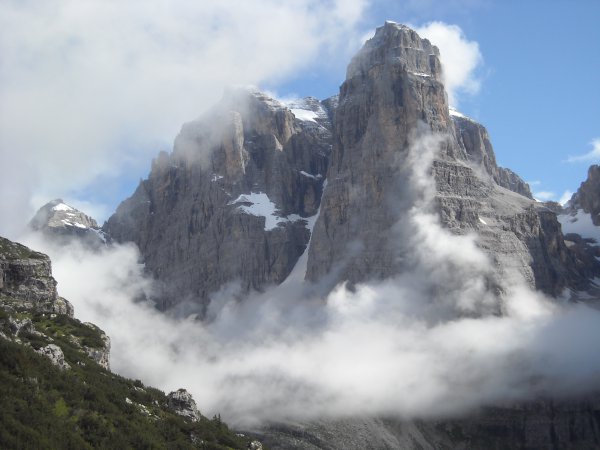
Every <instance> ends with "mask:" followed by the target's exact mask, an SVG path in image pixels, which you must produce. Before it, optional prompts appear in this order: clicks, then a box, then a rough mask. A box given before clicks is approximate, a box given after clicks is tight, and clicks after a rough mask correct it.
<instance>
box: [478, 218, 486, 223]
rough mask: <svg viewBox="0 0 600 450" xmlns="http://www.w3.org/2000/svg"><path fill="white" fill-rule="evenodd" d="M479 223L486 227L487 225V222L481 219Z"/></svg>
mask: <svg viewBox="0 0 600 450" xmlns="http://www.w3.org/2000/svg"><path fill="white" fill-rule="evenodd" d="M479 221H480V222H481V223H482V224H484V225H487V222H486V221H485V220H483V219H482V218H481V217H480V218H479Z"/></svg>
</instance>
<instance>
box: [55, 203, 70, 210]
mask: <svg viewBox="0 0 600 450" xmlns="http://www.w3.org/2000/svg"><path fill="white" fill-rule="evenodd" d="M52 211H73V208H71V207H70V206H69V205H65V204H64V203H59V204H58V205H54V207H52Z"/></svg>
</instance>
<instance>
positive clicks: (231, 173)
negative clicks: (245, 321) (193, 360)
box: [104, 89, 331, 308]
mask: <svg viewBox="0 0 600 450" xmlns="http://www.w3.org/2000/svg"><path fill="white" fill-rule="evenodd" d="M330 130H331V123H330V120H329V112H328V111H327V110H326V107H325V106H324V105H323V104H321V103H320V102H318V101H315V100H314V99H313V100H310V99H308V100H306V101H304V102H299V103H297V104H294V105H290V107H286V106H285V105H283V104H281V103H280V102H278V101H277V100H274V99H272V98H269V97H268V96H266V95H264V94H262V93H260V92H256V91H252V90H247V89H236V90H231V91H229V92H226V94H225V96H224V98H223V99H222V101H221V102H220V103H219V104H218V105H217V106H216V107H215V108H213V109H212V110H211V111H209V112H208V113H207V114H206V115H205V116H204V117H202V118H201V119H199V120H197V121H194V122H191V123H188V124H186V125H184V126H183V128H182V130H181V133H180V134H179V136H178V137H177V139H176V140H175V146H174V150H173V153H172V154H170V155H168V154H166V153H164V152H163V153H161V154H160V155H159V157H158V158H157V159H156V160H155V161H154V162H153V165H152V170H151V173H150V175H149V177H148V179H147V180H144V181H142V182H141V183H140V185H139V186H138V188H137V190H136V191H135V193H134V194H133V196H132V197H130V198H129V199H127V200H125V201H124V202H123V203H122V204H121V205H120V206H119V208H118V209H117V211H116V213H115V214H114V215H113V216H112V217H111V218H110V219H109V220H108V221H107V223H106V224H105V225H104V231H106V232H107V233H108V234H109V235H111V237H112V238H114V239H116V240H117V241H133V242H135V243H136V244H137V245H138V247H139V248H140V250H141V252H142V255H143V256H144V261H145V263H146V268H147V269H148V270H149V271H150V273H151V274H152V275H153V276H154V277H155V278H156V279H157V280H159V281H161V282H162V285H163V292H162V294H161V299H160V300H161V301H162V306H163V307H164V308H168V307H170V306H173V305H175V304H177V303H180V302H183V301H186V300H191V301H192V302H193V303H195V304H196V305H200V306H202V305H205V304H206V302H207V299H208V296H209V295H210V294H211V293H212V292H215V291H217V290H218V289H220V288H221V287H222V286H224V285H225V284H226V283H229V282H240V283H241V287H242V290H243V291H246V290H249V289H261V288H262V287H263V286H265V285H267V284H270V283H280V282H281V281H283V280H284V279H285V277H286V276H287V275H288V274H289V273H290V271H291V270H292V268H293V267H294V264H295V263H296V261H297V260H298V258H299V256H300V255H301V254H302V253H303V252H304V250H305V248H306V245H307V244H308V240H309V237H310V231H309V229H308V228H307V224H308V221H307V219H308V218H309V217H311V216H314V215H315V214H316V212H317V210H318V208H319V205H320V198H321V192H322V188H323V181H324V176H325V173H326V171H327V167H328V161H329V153H330V148H331V131H330Z"/></svg>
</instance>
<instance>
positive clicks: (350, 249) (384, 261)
mask: <svg viewBox="0 0 600 450" xmlns="http://www.w3.org/2000/svg"><path fill="white" fill-rule="evenodd" d="M426 134H436V135H438V136H443V137H444V138H443V140H442V141H441V143H440V144H439V151H438V153H437V154H436V156H435V158H434V161H433V164H432V166H431V167H430V172H431V175H432V177H433V178H434V179H435V190H436V192H435V201H436V205H437V208H438V211H439V214H440V217H441V221H442V224H443V226H445V227H446V228H448V229H450V230H451V231H452V232H454V233H456V234H459V235H460V234H465V233H470V232H475V233H477V235H478V236H479V238H478V243H479V245H480V247H481V248H483V249H484V250H485V251H486V252H487V253H488V255H489V256H490V258H491V260H492V262H493V265H494V267H496V272H497V274H496V275H497V276H496V278H497V282H499V281H498V280H502V279H503V278H504V277H505V276H506V274H507V272H510V271H512V270H517V271H518V272H520V273H521V274H522V276H523V277H524V278H525V279H526V280H527V281H528V282H529V283H530V285H531V286H532V287H536V288H538V289H541V290H543V291H544V292H546V293H549V294H552V295H558V294H559V293H560V292H561V291H562V290H563V288H564V287H566V286H572V285H583V284H585V283H586V281H585V277H584V276H582V275H581V274H579V273H578V272H577V271H576V270H574V269H573V268H574V267H575V266H574V264H573V263H574V258H575V257H574V255H573V254H572V253H571V252H570V251H569V249H568V248H567V247H566V245H565V244H564V241H563V236H562V234H561V231H560V226H559V224H558V222H557V220H556V216H555V215H553V213H551V212H549V211H548V210H547V209H546V208H545V207H543V206H542V205H540V204H537V203H536V202H534V201H533V200H532V199H531V193H530V191H529V188H528V186H527V184H526V183H524V182H523V181H522V180H521V179H520V178H519V177H518V176H517V175H515V174H514V173H513V172H511V171H509V170H506V169H502V168H500V167H498V166H497V164H496V160H495V156H494V152H493V149H492V146H491V144H490V141H489V137H488V135H487V132H486V131H485V128H483V127H482V126H481V125H479V124H477V123H475V122H474V121H472V120H470V119H468V118H466V117H464V116H462V115H461V114H459V113H457V112H455V111H450V110H449V108H448V104H447V99H446V95H445V92H444V86H443V84H442V81H441V66H440V62H439V58H438V50H437V48H436V47H434V46H432V45H431V44H430V43H429V41H427V40H426V39H421V38H420V37H419V36H418V35H417V34H416V33H415V32H414V31H413V30H411V29H409V28H407V27H405V26H403V25H398V24H394V23H386V24H385V25H384V26H383V27H381V28H378V29H377V32H376V34H375V36H374V37H373V38H372V39H371V40H369V41H368V42H367V43H366V44H365V46H364V47H363V49H362V50H361V51H360V52H359V53H358V54H357V55H356V56H355V57H354V59H353V60H352V62H351V63H350V65H349V67H348V72H347V78H346V81H345V82H344V84H343V85H342V87H341V89H340V96H339V106H338V108H337V109H336V112H335V121H334V142H333V151H332V157H331V166H330V168H329V172H328V179H327V181H328V184H327V188H326V189H325V192H324V195H323V200H322V207H321V211H320V215H319V219H318V220H317V222H316V225H315V229H314V233H313V238H312V240H311V246H310V249H309V260H308V269H307V274H306V277H307V279H309V280H312V281H316V280H319V279H321V278H322V277H323V275H324V274H329V276H330V277H333V279H334V280H336V281H342V280H347V281H350V282H351V283H354V282H361V281H365V280H369V279H378V278H385V277H389V276H393V275H395V274H398V273H400V272H402V271H403V270H404V269H405V268H404V267H403V266H402V255H401V254H400V253H399V251H398V246H397V245H395V244H394V239H396V238H395V237H394V235H393V225H394V224H395V223H397V221H398V220H399V218H401V217H402V215H403V214H406V213H407V211H408V210H409V209H410V207H411V206H412V205H413V200H412V199H411V189H414V188H413V187H412V186H411V185H410V184H409V183H408V181H406V180H407V177H408V174H407V170H406V168H407V155H408V149H409V147H410V145H411V142H413V141H415V140H416V139H418V136H420V135H421V136H422V135H426Z"/></svg>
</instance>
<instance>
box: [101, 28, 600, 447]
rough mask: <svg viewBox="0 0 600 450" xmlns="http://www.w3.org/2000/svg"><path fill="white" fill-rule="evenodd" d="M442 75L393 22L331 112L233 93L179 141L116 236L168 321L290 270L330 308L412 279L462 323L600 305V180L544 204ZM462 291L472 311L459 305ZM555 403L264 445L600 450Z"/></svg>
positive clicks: (433, 53) (127, 208) (272, 438)
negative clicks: (550, 302)
mask: <svg viewBox="0 0 600 450" xmlns="http://www.w3.org/2000/svg"><path fill="white" fill-rule="evenodd" d="M442 70H443V68H442V66H441V63H440V59H439V52H438V49H437V48H436V47H435V46H433V45H432V44H431V43H430V42H429V41H428V40H426V39H422V38H421V37H419V36H418V34H417V33H416V32H415V31H413V30H411V29H410V28H408V27H406V26H403V25H399V24H396V23H392V22H387V23H385V25H384V26H382V27H380V28H378V29H377V31H376V33H375V36H374V37H373V38H372V39H370V40H369V41H367V42H366V43H365V45H364V47H363V48H362V49H361V50H360V51H359V52H358V54H357V55H356V56H355V57H354V58H353V59H352V61H351V62H350V64H349V66H348V70H347V75H346V79H345V81H344V82H343V84H342V85H341V87H340V92H339V95H337V96H334V97H331V98H330V99H328V100H325V101H318V100H316V99H312V98H308V99H304V100H299V101H297V102H292V103H287V104H284V103H282V102H280V101H278V100H276V99H273V98H271V97H269V96H268V95H266V94H264V93H261V92H259V91H256V90H254V89H249V88H235V89H232V90H230V91H228V92H226V93H225V95H224V96H223V99H222V100H221V101H220V102H219V103H218V104H217V105H216V106H215V107H214V108H212V109H211V110H209V111H208V112H207V113H206V114H205V115H204V116H203V117H201V118H200V119H198V120H196V121H193V122H190V123H188V124H186V125H184V126H183V128H182V130H181V132H180V134H179V135H178V137H177V138H176V140H175V144H174V149H173V152H172V153H171V154H167V153H161V154H160V155H159V156H158V157H157V158H156V159H155V160H154V161H153V164H152V169H151V172H150V174H149V176H148V178H147V179H146V180H143V181H142V182H141V183H140V185H139V186H138V187H137V189H136V191H135V192H134V194H133V195H132V196H131V197H130V198H128V199H126V200H125V201H124V202H123V203H121V205H120V206H119V207H118V209H117V211H116V213H115V214H114V215H113V216H111V217H110V218H109V220H108V221H107V222H106V223H105V224H104V226H103V231H104V232H105V233H107V234H109V235H110V236H111V237H112V238H113V239H115V240H116V241H118V242H129V241H130V242H134V243H136V244H137V245H138V247H139V248H140V251H141V254H142V256H143V258H144V261H145V264H146V269H147V271H148V273H149V274H151V275H152V277H153V278H154V279H155V280H157V281H158V282H160V283H161V285H162V292H160V293H159V296H160V301H161V307H162V308H163V309H169V308H177V307H186V308H192V309H195V310H196V312H200V313H205V312H206V308H207V305H208V304H209V302H210V300H211V297H212V296H213V294H215V293H218V292H219V291H220V290H224V289H227V288H228V287H230V286H231V285H232V284H234V285H238V288H239V289H237V290H236V291H235V293H234V294H231V295H233V296H235V297H236V298H237V299H239V301H241V302H243V300H244V297H245V296H246V295H247V294H248V293H249V292H251V291H253V290H257V291H261V290H266V289H267V288H268V287H269V286H271V285H278V284H281V283H283V282H284V281H285V280H286V279H287V277H288V276H289V275H290V273H292V271H293V270H294V273H296V271H298V272H299V273H301V275H302V274H304V276H305V279H306V281H307V283H308V284H311V285H312V286H315V287H318V288H319V290H318V292H319V293H328V292H330V291H331V290H332V289H333V288H334V287H335V286H339V285H340V284H342V283H345V285H346V287H347V288H348V289H350V290H352V289H354V288H355V287H356V286H357V285H358V284H360V283H363V282H365V283H366V282H369V283H377V282H378V281H381V280H396V279H399V278H400V277H404V279H409V281H410V282H411V283H412V284H414V285H422V289H423V291H426V294H427V295H428V296H429V297H428V298H427V299H428V300H431V303H433V304H436V305H441V307H442V308H447V309H448V310H451V314H450V315H449V316H450V317H451V318H455V317H465V316H467V317H478V316H481V315H483V316H491V317H498V316H502V315H504V314H507V313H506V310H505V308H506V305H505V301H504V300H505V298H506V295H508V294H507V293H509V292H510V290H511V288H513V287H514V286H515V285H519V284H520V283H524V284H525V285H526V286H528V287H530V288H532V289H533V290H537V291H541V292H543V293H545V294H547V295H548V296H550V297H554V298H561V299H566V300H570V301H574V302H576V301H586V302H590V303H593V302H594V300H595V299H597V298H598V295H599V293H598V286H597V285H596V281H595V279H596V278H597V277H599V276H600V266H599V263H598V260H597V259H596V257H597V256H600V255H598V254H597V253H595V252H596V251H597V250H596V249H597V247H594V245H592V244H594V242H592V241H589V240H588V241H586V239H587V238H588V237H590V236H588V235H586V234H585V233H584V234H581V233H579V234H578V235H575V234H574V233H576V232H575V231H573V229H572V228H569V226H570V225H569V224H571V225H572V224H574V223H579V224H581V223H583V222H582V221H583V217H584V215H583V214H584V213H585V217H587V218H589V220H590V221H591V223H592V225H593V226H595V224H596V223H597V220H596V219H597V217H596V216H597V214H598V212H600V211H599V210H598V207H599V205H600V201H599V197H598V193H599V192H598V188H597V183H598V180H599V179H600V178H599V174H598V173H597V172H598V170H597V168H596V169H590V176H589V178H588V181H586V182H585V183H584V184H583V185H582V188H580V190H579V191H578V193H577V194H576V196H575V197H574V199H573V200H572V201H571V203H570V206H569V208H570V209H568V210H567V211H566V212H564V211H562V210H561V209H559V208H557V207H556V205H554V206H552V205H547V204H543V203H541V202H537V201H535V200H534V199H533V198H532V195H531V191H530V189H529V186H528V185H527V183H525V182H524V181H523V180H522V179H521V178H520V177H519V176H518V175H517V174H515V173H514V172H512V171H510V170H509V169H506V168H502V167H499V166H498V164H497V162H496V158H495V154H494V150H493V147H492V144H491V141H490V138H489V136H488V133H487V131H486V129H485V127H483V126H482V125H480V124H478V123H477V122H476V121H474V120H472V119H470V118H468V117H466V116H464V115H463V114H461V113H460V112H458V111H456V110H455V109H452V108H450V106H449V105H448V101H447V95H446V93H445V89H444V84H443V72H442ZM581 211H583V213H581ZM557 213H558V215H557ZM590 214H592V215H593V216H590ZM574 219H576V220H574ZM593 229H594V228H593ZM594 230H595V229H594ZM563 231H564V232H565V234H566V235H565V234H563ZM577 236H579V237H577ZM578 239H579V240H578ZM582 240H583V241H582ZM448 242H451V243H452V245H451V246H447V245H446V244H447V243H448ZM481 251H483V254H484V257H481ZM301 256H304V257H303V258H301ZM465 266H467V268H465ZM466 287H467V288H473V292H475V295H474V297H475V299H476V301H478V302H479V303H477V304H476V305H475V306H473V305H469V304H466V305H465V304H461V298H460V296H461V295H462V294H463V293H464V292H465V290H466ZM228 292H229V293H230V292H231V291H228ZM480 293H481V298H479V294H480ZM453 302H454V304H453ZM546 394H547V395H546V396H543V397H541V398H539V399H538V400H536V401H535V402H529V403H523V404H509V405H507V406H501V407H500V406H496V407H493V408H492V407H487V408H482V409H481V410H478V411H471V412H469V413H468V414H464V415H463V416H461V417H457V418H454V419H446V418H442V419H439V420H433V419H430V418H424V419H422V420H401V419H393V418H384V417H379V418H373V417H365V418H356V417H354V418H348V419H343V420H342V419H340V420H322V421H320V420H314V421H309V422H305V423H299V424H289V423H284V424H271V426H270V427H266V428H265V429H264V430H262V433H263V435H264V439H265V442H267V443H268V444H269V445H271V446H272V448H305V449H313V448H481V447H490V448H506V447H509V448H597V447H598V446H599V445H600V432H599V430H600V423H599V422H598V417H599V416H598V404H599V403H598V397H597V395H590V396H589V397H586V398H580V397H577V398H555V396H554V395H553V393H552V392H550V393H546Z"/></svg>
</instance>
